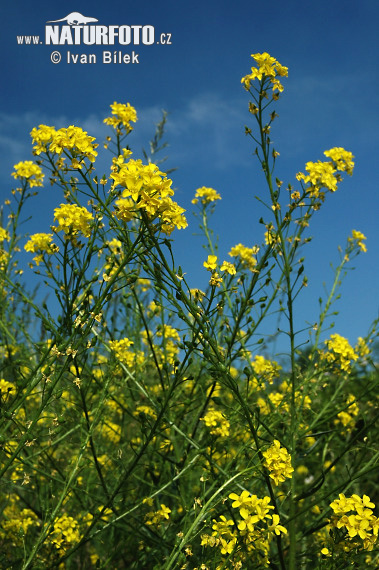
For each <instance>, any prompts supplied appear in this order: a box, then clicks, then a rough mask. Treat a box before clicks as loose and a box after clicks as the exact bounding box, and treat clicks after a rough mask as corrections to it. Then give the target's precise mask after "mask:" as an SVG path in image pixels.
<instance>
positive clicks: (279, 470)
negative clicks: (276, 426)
mask: <svg viewBox="0 0 379 570" xmlns="http://www.w3.org/2000/svg"><path fill="white" fill-rule="evenodd" d="M262 455H263V457H264V458H265V460H266V461H265V463H264V465H265V467H266V468H267V469H268V471H269V475H270V477H271V479H273V480H274V482H275V484H276V485H278V484H279V483H282V482H283V481H285V479H287V478H289V479H291V478H292V473H293V471H294V468H293V467H292V465H291V456H290V454H289V453H288V451H287V450H286V448H285V447H281V446H280V442H279V441H278V440H277V439H275V440H274V442H273V444H272V445H271V446H270V447H269V448H268V449H267V451H264V452H263V453H262Z"/></svg>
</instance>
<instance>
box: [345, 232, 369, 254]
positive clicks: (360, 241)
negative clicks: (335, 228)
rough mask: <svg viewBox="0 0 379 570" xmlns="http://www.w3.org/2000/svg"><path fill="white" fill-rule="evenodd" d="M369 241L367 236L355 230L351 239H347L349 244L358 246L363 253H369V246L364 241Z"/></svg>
mask: <svg viewBox="0 0 379 570" xmlns="http://www.w3.org/2000/svg"><path fill="white" fill-rule="evenodd" d="M365 239H367V238H366V236H365V235H364V234H363V233H362V232H359V231H357V230H353V231H352V232H351V237H349V238H347V240H348V242H349V243H351V244H353V245H355V244H357V246H358V247H359V248H360V249H361V251H363V252H366V251H367V246H366V244H365V243H364V240H365Z"/></svg>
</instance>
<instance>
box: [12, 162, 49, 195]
mask: <svg viewBox="0 0 379 570" xmlns="http://www.w3.org/2000/svg"><path fill="white" fill-rule="evenodd" d="M13 168H14V169H15V172H12V176H13V177H14V178H16V179H17V178H18V179H19V180H22V179H25V180H27V181H28V183H29V186H30V188H33V187H35V186H43V179H44V176H45V175H44V173H43V172H42V170H41V168H40V167H39V166H38V164H35V163H34V162H32V161H31V160H25V161H24V162H18V163H17V164H15V165H14V167H13Z"/></svg>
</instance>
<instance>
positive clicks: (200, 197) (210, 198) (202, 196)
mask: <svg viewBox="0 0 379 570" xmlns="http://www.w3.org/2000/svg"><path fill="white" fill-rule="evenodd" d="M216 200H221V196H220V194H219V193H218V192H216V190H214V189H213V188H206V187H205V186H203V187H202V188H198V189H197V190H196V193H195V198H194V199H193V200H192V204H197V203H198V202H199V201H200V202H201V203H202V205H203V206H206V205H207V204H210V203H211V202H215V201H216Z"/></svg>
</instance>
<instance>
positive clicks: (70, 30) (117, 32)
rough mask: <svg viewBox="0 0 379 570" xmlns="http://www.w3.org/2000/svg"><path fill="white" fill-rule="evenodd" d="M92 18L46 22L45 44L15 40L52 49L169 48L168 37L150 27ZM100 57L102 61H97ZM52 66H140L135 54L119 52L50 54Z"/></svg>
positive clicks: (72, 16)
mask: <svg viewBox="0 0 379 570" xmlns="http://www.w3.org/2000/svg"><path fill="white" fill-rule="evenodd" d="M98 21H99V20H98V19H97V18H93V17H92V16H84V15H83V14H81V13H80V12H71V13H70V14H67V16H65V17H64V18H60V19H59V20H47V21H46V24H45V38H44V39H45V41H41V40H42V38H41V37H40V36H17V43H18V44H19V45H22V44H24V45H39V44H42V45H43V44H45V45H47V46H48V45H52V46H69V49H70V50H71V49H72V46H74V47H75V46H117V45H118V46H139V45H144V46H151V45H160V46H162V45H164V46H167V45H172V42H171V33H166V32H165V33H160V34H159V35H158V34H157V33H156V30H155V28H154V26H151V25H145V26H141V25H138V26H137V25H120V26H105V25H102V24H98V23H97V22H98ZM100 56H102V57H101V59H100ZM50 60H51V61H52V63H60V62H61V61H66V63H68V64H72V63H73V64H76V63H80V64H86V63H89V64H93V63H97V62H98V61H102V63H105V64H109V63H117V64H120V63H123V64H128V63H132V64H133V63H139V54H138V53H136V52H135V51H134V50H132V51H130V53H123V52H122V51H121V50H117V49H116V50H112V51H103V52H102V54H99V52H98V51H96V53H76V52H72V51H67V52H66V53H62V51H53V52H52V53H51V55H50Z"/></svg>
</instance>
